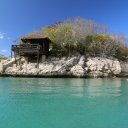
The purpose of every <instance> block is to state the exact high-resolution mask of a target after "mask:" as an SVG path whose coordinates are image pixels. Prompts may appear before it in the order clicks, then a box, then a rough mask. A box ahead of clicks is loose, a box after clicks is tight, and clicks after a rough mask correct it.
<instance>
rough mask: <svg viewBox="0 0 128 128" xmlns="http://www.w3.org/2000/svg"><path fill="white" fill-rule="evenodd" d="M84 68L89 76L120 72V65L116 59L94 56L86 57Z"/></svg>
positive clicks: (104, 75) (103, 75)
mask: <svg viewBox="0 0 128 128" xmlns="http://www.w3.org/2000/svg"><path fill="white" fill-rule="evenodd" d="M85 70H86V72H87V73H88V74H89V76H92V77H99V76H100V77H106V76H109V75H111V76H113V75H117V74H120V72H121V66H120V62H119V61H118V60H110V59H107V58H101V57H95V58H88V59H87V62H86V66H85Z"/></svg>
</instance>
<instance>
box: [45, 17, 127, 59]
mask: <svg viewBox="0 0 128 128" xmlns="http://www.w3.org/2000/svg"><path fill="white" fill-rule="evenodd" d="M43 32H44V33H45V35H46V36H48V37H49V38H50V40H51V41H52V49H51V54H52V55H54V56H59V57H60V56H65V55H67V56H70V55H72V54H82V55H83V54H84V55H86V56H92V57H95V56H99V57H116V58H118V59H120V60H127V59H128V45H126V44H127V43H126V42H127V40H126V39H125V36H120V35H118V36H114V35H112V34H109V31H108V30H107V28H106V27H105V26H103V25H99V24H96V23H95V22H92V21H89V20H85V19H82V18H73V19H68V20H65V21H63V22H58V23H56V24H54V25H51V26H49V27H47V28H45V29H43Z"/></svg>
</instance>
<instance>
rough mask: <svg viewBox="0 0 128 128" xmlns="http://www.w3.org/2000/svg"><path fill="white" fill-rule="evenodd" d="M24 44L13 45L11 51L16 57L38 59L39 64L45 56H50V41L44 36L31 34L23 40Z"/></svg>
mask: <svg viewBox="0 0 128 128" xmlns="http://www.w3.org/2000/svg"><path fill="white" fill-rule="evenodd" d="M21 41H22V44H19V45H12V48H11V51H12V52H14V57H15V58H16V57H17V56H19V57H21V56H24V57H27V58H29V59H33V58H36V59H37V63H39V60H40V59H41V58H43V57H45V56H48V55H49V45H50V43H51V41H50V39H49V38H48V37H46V36H45V35H43V34H30V35H27V36H24V37H22V38H21Z"/></svg>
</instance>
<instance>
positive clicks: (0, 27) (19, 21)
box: [0, 0, 128, 56]
mask: <svg viewBox="0 0 128 128" xmlns="http://www.w3.org/2000/svg"><path fill="white" fill-rule="evenodd" d="M127 6H128V0H0V54H4V55H6V56H10V48H11V45H12V44H13V43H14V41H15V40H17V39H19V38H20V37H21V36H24V35H26V34H28V33H31V32H34V31H36V30H38V29H40V28H42V27H45V26H47V25H50V24H52V23H55V22H57V21H61V20H63V19H67V18H70V17H82V18H85V19H89V20H93V21H95V22H97V23H100V24H104V25H106V26H107V27H108V28H109V29H110V30H111V31H113V32H115V33H123V34H125V35H126V36H127V35H128V27H127V26H128V25H127V23H128V16H127V14H128V7H127Z"/></svg>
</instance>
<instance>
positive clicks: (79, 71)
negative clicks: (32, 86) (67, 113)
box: [5, 56, 128, 77]
mask: <svg viewBox="0 0 128 128" xmlns="http://www.w3.org/2000/svg"><path fill="white" fill-rule="evenodd" d="M123 68H124V65H121V64H120V62H119V61H118V60H116V59H113V60H111V59H107V58H101V57H94V58H86V57H85V56H73V57H63V58H55V57H54V58H49V59H48V60H47V61H45V62H43V63H40V64H39V67H38V68H37V67H36V63H29V64H27V63H26V62H24V63H22V64H21V65H18V66H16V64H13V65H12V66H10V67H7V68H6V70H5V74H10V75H11V74H12V75H14V74H15V75H16V74H17V75H37V76H38V75H39V76H51V77H52V76H58V77H59V76H60V77H61V76H76V77H87V76H88V77H108V76H116V75H118V74H120V73H121V72H122V71H126V70H125V69H126V68H127V69H128V63H127V64H125V69H123ZM126 72H127V73H128V70H127V71H126Z"/></svg>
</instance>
